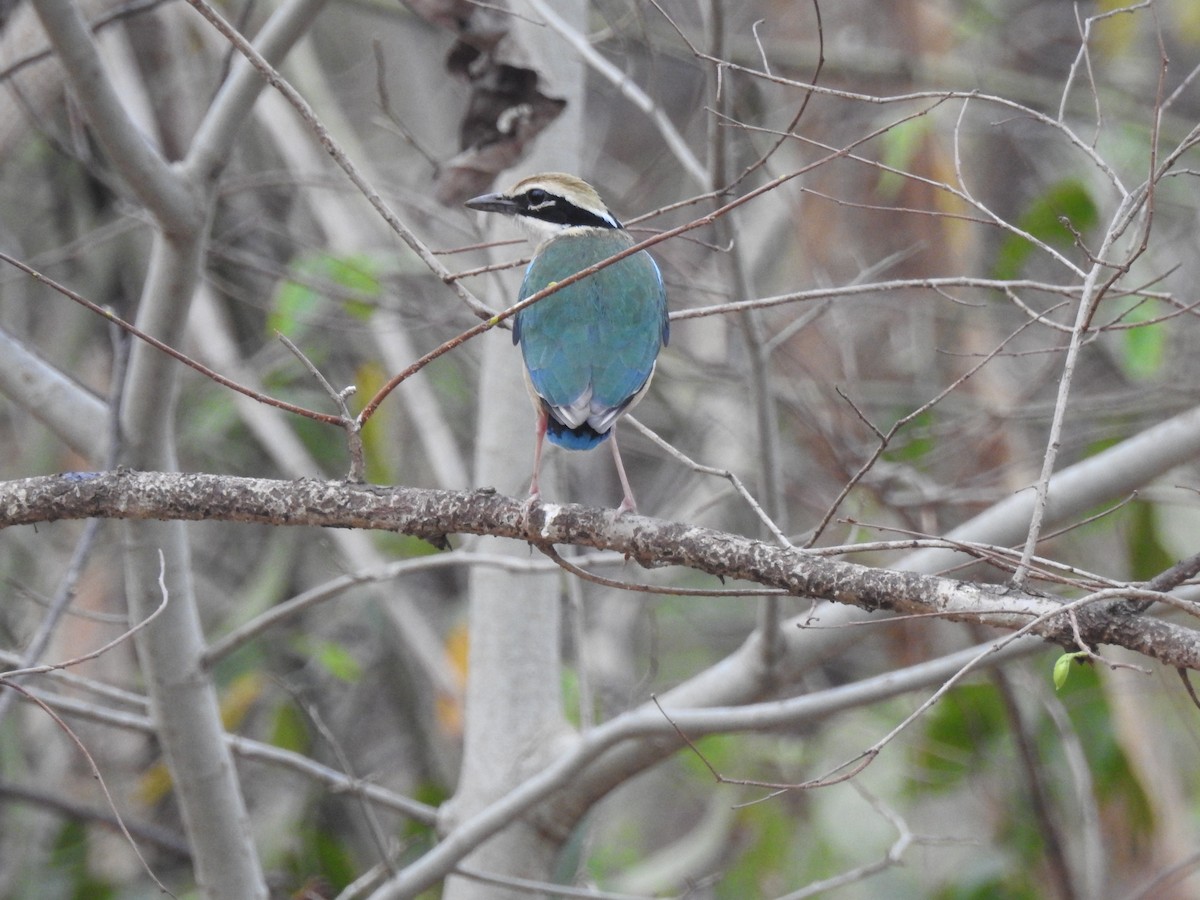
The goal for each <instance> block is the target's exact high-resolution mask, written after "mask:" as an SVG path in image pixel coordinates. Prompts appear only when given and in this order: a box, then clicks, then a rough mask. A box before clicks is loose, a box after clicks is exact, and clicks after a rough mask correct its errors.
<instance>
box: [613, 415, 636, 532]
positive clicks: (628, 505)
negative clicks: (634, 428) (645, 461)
mask: <svg viewBox="0 0 1200 900" xmlns="http://www.w3.org/2000/svg"><path fill="white" fill-rule="evenodd" d="M610 434H611V437H609V441H610V442H611V443H612V452H613V462H615V463H616V464H617V477H618V478H620V479H621V490H623V491H624V492H625V497H624V499H623V500H622V501H621V505H620V506H619V507H617V515H620V514H621V513H627V512H634V513H635V512H637V501H636V500H634V499H633V489H632V488H630V486H629V479H628V478H627V477H626V475H625V464H624V463H622V462H621V449H620V448H619V447H618V446H617V426H616V425H613V427H612V431H611V432H610Z"/></svg>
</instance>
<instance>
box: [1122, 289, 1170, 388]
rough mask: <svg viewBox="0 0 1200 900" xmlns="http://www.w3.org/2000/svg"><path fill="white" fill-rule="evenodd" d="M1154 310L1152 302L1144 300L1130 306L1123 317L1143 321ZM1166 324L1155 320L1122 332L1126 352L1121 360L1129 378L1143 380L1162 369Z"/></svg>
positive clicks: (1154, 313) (1128, 319)
mask: <svg viewBox="0 0 1200 900" xmlns="http://www.w3.org/2000/svg"><path fill="white" fill-rule="evenodd" d="M1156 314H1157V310H1156V309H1155V306H1154V304H1153V303H1151V302H1145V303H1139V304H1138V305H1137V306H1135V307H1134V308H1133V309H1131V310H1130V311H1129V313H1128V314H1127V315H1126V317H1125V319H1126V321H1128V322H1145V321H1147V320H1149V319H1153V318H1155V316H1156ZM1166 325H1167V323H1166V322H1154V323H1152V324H1150V325H1139V326H1138V327H1137V328H1130V329H1129V330H1128V331H1125V332H1123V335H1124V349H1125V354H1124V358H1123V360H1122V362H1123V363H1124V368H1125V374H1127V375H1128V376H1129V377H1130V378H1133V379H1136V380H1139V381H1144V380H1146V379H1148V378H1152V377H1154V376H1155V375H1157V374H1158V373H1159V372H1160V371H1162V365H1163V358H1164V357H1165V355H1166V346H1167V328H1166Z"/></svg>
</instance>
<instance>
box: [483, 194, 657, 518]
mask: <svg viewBox="0 0 1200 900" xmlns="http://www.w3.org/2000/svg"><path fill="white" fill-rule="evenodd" d="M466 206H467V207H469V208H470V209H474V210H479V211H483V212H496V213H502V214H504V215H506V216H510V217H512V218H513V219H514V220H515V221H516V223H517V224H518V225H520V226H521V227H522V228H523V229H524V230H525V231H526V232H527V233H529V234H531V235H532V236H533V237H534V238H535V239H536V240H537V241H538V244H537V249H536V251H535V252H534V255H533V258H532V260H531V261H530V263H529V266H528V268H527V269H526V270H525V277H524V280H523V281H522V282H521V289H520V292H519V294H518V301H521V300H525V299H526V298H528V297H531V296H532V295H533V294H535V293H537V292H538V291H541V290H543V289H545V288H547V287H550V286H551V285H554V284H557V283H558V282H561V281H563V280H564V279H566V278H568V277H569V276H571V275H574V274H576V273H578V272H581V271H582V270H584V269H586V268H588V267H590V266H593V265H595V264H596V263H599V262H602V261H603V260H606V259H608V258H609V257H611V256H613V255H615V254H617V253H620V252H621V251H623V250H627V249H628V248H630V247H632V246H633V245H634V244H635V243H636V241H635V239H634V238H633V237H632V236H631V235H630V234H629V232H628V231H626V230H625V227H624V226H623V225H622V224H621V222H620V221H619V220H618V219H617V217H616V216H614V215H613V214H612V213H611V212H609V210H608V208H607V207H606V206H605V205H604V202H603V201H602V200H601V199H600V195H599V194H598V193H597V192H596V189H595V188H593V187H592V186H591V185H590V184H588V183H587V182H585V181H583V180H582V179H580V178H577V177H575V176H574V175H567V174H564V173H561V172H548V173H544V174H541V175H531V176H529V177H527V178H523V179H521V180H520V181H518V182H517V183H516V184H514V185H513V186H512V187H510V188H509V189H507V190H505V191H500V192H498V193H492V194H484V195H482V196H480V197H475V198H473V199H471V200H468V201H467V202H466ZM512 336H513V343H514V344H516V345H518V346H519V347H520V350H521V357H522V360H523V362H524V370H525V386H526V388H527V389H528V391H529V395H530V398H531V399H532V400H533V405H534V409H535V410H536V414H537V421H536V425H535V432H534V435H535V439H534V451H533V481H532V482H531V484H530V486H529V497H530V502H535V501H537V500H538V499H539V498H540V495H541V488H540V484H539V477H540V474H541V465H542V446H543V443H544V441H545V440H546V439H549V441H550V443H552V444H556V445H557V446H559V447H564V448H566V449H568V450H590V449H592V448H593V447H597V446H599V445H600V444H602V443H604V442H605V441H606V440H607V441H608V442H609V443H610V445H611V446H612V453H613V460H614V462H615V463H616V466H617V475H618V477H619V478H620V481H621V488H622V490H623V491H624V497H623V498H622V500H621V505H620V506H619V507H618V515H620V514H623V513H626V512H636V510H637V503H636V501H635V500H634V496H633V490H632V489H631V488H630V486H629V478H628V476H626V474H625V466H624V464H623V463H622V461H621V451H620V448H619V447H618V445H617V422H618V420H619V419H620V418H621V416H623V415H624V414H625V413H627V412H629V411H630V410H631V409H632V408H633V407H634V406H635V405H636V404H637V403H638V401H640V400H641V399H642V397H643V396H645V394H646V391H647V389H648V388H649V387H650V380H651V378H653V376H654V369H655V366H656V365H657V361H658V355H659V351H660V350H661V349H662V348H663V347H665V346H666V345H667V342H668V341H669V340H670V321H669V319H668V317H667V292H666V287H665V286H664V284H663V278H662V273H661V272H660V271H659V268H658V265H657V264H656V263H655V262H654V258H653V257H652V256H650V254H649V253H647V252H646V251H645V250H640V251H638V252H637V253H634V254H632V255H630V256H627V257H625V258H624V259H622V260H620V261H618V262H616V263H613V264H611V265H609V266H607V267H605V268H603V269H600V270H599V271H597V272H594V273H592V274H590V275H587V276H586V277H584V278H582V279H580V280H579V281H576V282H574V283H573V284H569V285H567V286H566V287H563V288H562V289H561V290H558V291H556V292H555V293H553V294H550V295H548V296H547V297H546V298H544V299H542V300H539V301H537V302H536V303H534V304H532V305H530V306H527V307H525V308H524V309H522V310H520V311H519V312H518V313H517V314H516V316H515V318H514V321H513V328H512Z"/></svg>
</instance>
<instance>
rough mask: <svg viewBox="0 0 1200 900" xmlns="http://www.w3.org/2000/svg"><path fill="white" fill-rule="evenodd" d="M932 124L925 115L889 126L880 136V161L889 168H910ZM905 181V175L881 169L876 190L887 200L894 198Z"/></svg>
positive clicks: (901, 169) (902, 169)
mask: <svg viewBox="0 0 1200 900" xmlns="http://www.w3.org/2000/svg"><path fill="white" fill-rule="evenodd" d="M932 124H933V123H932V122H931V121H930V120H929V118H928V117H925V116H923V117H921V118H918V119H909V120H908V121H907V122H901V123H900V124H899V125H896V126H894V127H892V128H889V129H888V130H887V131H885V132H884V133H883V134H882V135H880V138H879V140H880V141H881V142H882V144H883V152H882V153H881V154H880V160H879V161H880V162H881V163H883V164H884V165H885V166H887V167H888V168H891V169H898V170H900V171H902V172H903V171H907V170H908V169H910V168H911V163H912V161H913V159H914V158H915V157H916V155H917V153H918V151H920V149H921V144H922V142H923V141H924V140H925V137H926V136H927V135H928V134H929V130H930V127H931V125H932ZM904 181H905V179H904V176H903V175H899V174H897V173H896V172H886V171H881V172H880V174H879V183H878V184H877V185H876V186H875V191H876V193H878V194H879V195H880V196H881V197H883V198H884V199H886V200H894V199H896V197H897V196H899V194H900V191H901V189H902V188H903V187H904Z"/></svg>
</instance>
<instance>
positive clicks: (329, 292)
mask: <svg viewBox="0 0 1200 900" xmlns="http://www.w3.org/2000/svg"><path fill="white" fill-rule="evenodd" d="M378 268H379V266H378V264H377V263H376V262H375V260H373V259H372V258H371V257H369V256H364V255H361V254H357V255H352V256H343V257H338V256H330V255H328V254H324V253H323V254H319V255H317V256H310V257H306V258H303V259H300V260H299V261H297V262H295V263H293V264H292V267H291V269H292V273H293V275H292V278H291V279H290V280H288V281H285V282H284V283H283V284H282V285H280V287H279V289H278V290H277V291H276V293H275V302H274V304H273V305H272V308H271V312H270V314H269V315H268V316H267V329H268V331H269V332H270V333H272V334H274V333H275V332H277V331H278V332H279V333H280V334H284V335H287V336H288V337H295V336H296V334H297V333H298V332H299V331H301V330H302V328H303V326H304V325H305V324H306V323H307V322H308V321H309V320H311V319H312V318H313V317H314V316H315V315H316V314H317V312H318V310H319V309H320V307H321V306H322V305H323V304H324V303H325V302H327V301H330V302H333V303H335V304H341V305H342V306H343V308H344V309H345V310H346V311H347V312H348V313H350V315H352V316H355V317H356V318H359V319H368V318H370V316H371V315H372V313H373V312H374V311H375V304H374V301H375V300H377V299H378V298H379V295H380V293H381V291H382V285H381V284H380V281H379V277H378V274H377V272H378ZM323 286H324V287H325V289H324V290H323V289H322V288H323ZM346 294H350V295H354V294H357V295H358V296H359V297H361V300H356V299H354V297H353V296H351V297H349V298H348V297H346V296H345V295H346Z"/></svg>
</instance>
